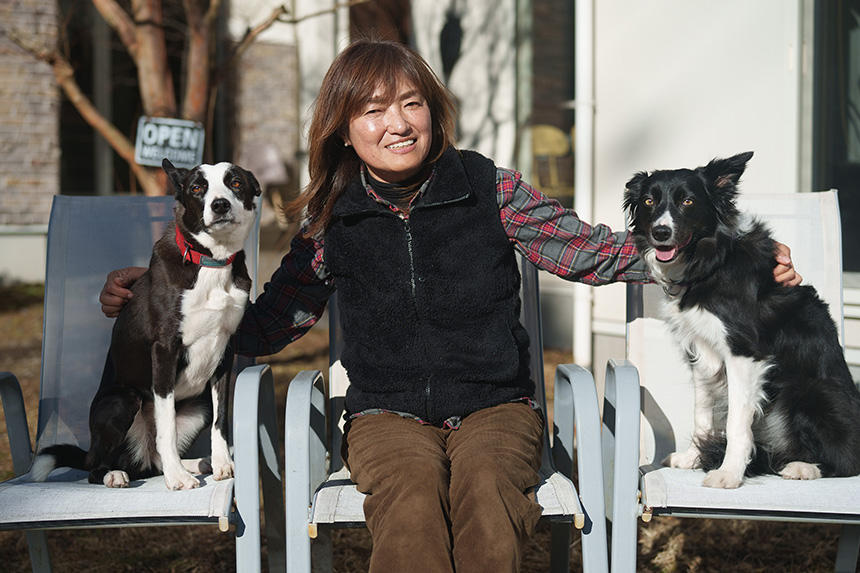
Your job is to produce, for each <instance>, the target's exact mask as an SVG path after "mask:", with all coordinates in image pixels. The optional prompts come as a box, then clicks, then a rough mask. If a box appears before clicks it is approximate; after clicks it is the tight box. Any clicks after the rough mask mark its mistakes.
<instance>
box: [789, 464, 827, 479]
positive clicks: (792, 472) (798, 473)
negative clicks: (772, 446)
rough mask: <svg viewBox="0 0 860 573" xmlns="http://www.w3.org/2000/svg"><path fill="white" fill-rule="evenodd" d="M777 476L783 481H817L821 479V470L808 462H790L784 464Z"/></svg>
mask: <svg viewBox="0 0 860 573" xmlns="http://www.w3.org/2000/svg"><path fill="white" fill-rule="evenodd" d="M779 475H781V476H782V477H783V478H784V479H818V478H820V477H821V470H820V469H818V466H817V465H815V464H810V463H808V462H791V463H788V464H785V467H784V468H782V470H780V472H779Z"/></svg>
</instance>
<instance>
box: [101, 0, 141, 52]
mask: <svg viewBox="0 0 860 573" xmlns="http://www.w3.org/2000/svg"><path fill="white" fill-rule="evenodd" d="M93 6H95V7H96V10H98V11H99V14H101V15H102V18H104V19H105V22H107V23H108V25H109V26H110V27H111V28H113V29H114V31H116V33H117V36H119V39H120V41H121V42H122V44H123V45H124V46H125V49H126V50H128V53H129V54H130V55H131V58H132V59H133V60H134V61H135V62H136V61H137V52H138V50H137V46H138V44H137V30H136V26H135V25H134V21H133V20H132V19H131V16H129V15H128V13H127V12H126V11H125V10H123V9H122V7H121V6H120V5H119V4H117V3H116V1H115V0H93Z"/></svg>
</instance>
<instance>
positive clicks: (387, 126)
mask: <svg viewBox="0 0 860 573" xmlns="http://www.w3.org/2000/svg"><path fill="white" fill-rule="evenodd" d="M382 93H383V92H382V89H381V88H377V89H376V91H375V92H374V93H373V97H372V98H371V99H370V101H368V102H367V103H366V104H365V105H364V107H362V108H361V110H360V111H359V113H358V115H356V116H355V117H353V118H352V119H351V120H350V122H349V128H348V132H347V136H346V143H347V144H349V145H352V147H353V148H354V149H355V152H356V153H357V154H358V157H359V158H360V159H361V160H362V161H364V163H365V165H367V169H368V171H370V174H371V175H372V176H373V177H374V178H376V179H378V180H380V181H383V182H385V183H398V182H400V181H403V180H405V179H408V178H410V177H412V176H413V175H415V174H416V173H418V171H420V170H421V167H422V165H423V164H424V160H425V159H426V158H427V154H428V153H429V152H430V145H431V143H432V138H433V126H432V121H431V118H430V108H429V107H428V106H427V101H426V100H425V99H424V96H422V95H421V94H420V93H419V92H418V90H416V89H415V87H414V86H413V85H412V83H411V82H408V81H401V82H398V83H397V90H396V94H395V97H394V99H393V100H392V101H390V102H385V101H382V97H381V96H382Z"/></svg>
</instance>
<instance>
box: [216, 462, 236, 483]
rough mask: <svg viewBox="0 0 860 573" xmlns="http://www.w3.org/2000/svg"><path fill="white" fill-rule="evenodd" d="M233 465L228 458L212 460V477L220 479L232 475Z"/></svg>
mask: <svg viewBox="0 0 860 573" xmlns="http://www.w3.org/2000/svg"><path fill="white" fill-rule="evenodd" d="M234 469H235V466H234V465H233V461H232V460H231V459H230V458H227V459H226V460H221V461H220V462H219V461H216V460H214V459H213V460H212V477H213V478H215V479H216V480H222V479H227V478H231V477H233V470H234Z"/></svg>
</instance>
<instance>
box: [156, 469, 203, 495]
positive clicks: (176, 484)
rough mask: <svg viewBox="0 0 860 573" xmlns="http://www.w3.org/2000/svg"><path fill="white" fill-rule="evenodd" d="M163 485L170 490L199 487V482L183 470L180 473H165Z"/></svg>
mask: <svg viewBox="0 0 860 573" xmlns="http://www.w3.org/2000/svg"><path fill="white" fill-rule="evenodd" d="M164 483H165V484H166V485H167V489H172V490H179V489H194V488H195V487H200V481H199V480H198V479H197V478H196V477H194V476H193V475H191V474H190V473H188V472H187V471H184V470H183V471H181V472H170V473H167V472H165V474H164Z"/></svg>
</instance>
